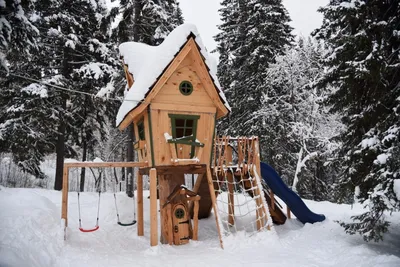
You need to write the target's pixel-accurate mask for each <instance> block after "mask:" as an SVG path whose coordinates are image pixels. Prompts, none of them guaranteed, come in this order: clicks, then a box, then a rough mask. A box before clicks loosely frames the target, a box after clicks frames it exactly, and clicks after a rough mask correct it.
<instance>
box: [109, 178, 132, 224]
mask: <svg viewBox="0 0 400 267" xmlns="http://www.w3.org/2000/svg"><path fill="white" fill-rule="evenodd" d="M120 183H121V182H120ZM117 186H118V183H117V182H116V183H115V184H114V187H113V188H114V190H113V191H114V192H113V194H114V204H115V210H116V212H117V223H118V225H120V226H131V225H134V224H136V207H135V204H136V203H135V194H133V197H132V200H133V220H132V222H130V223H122V222H121V220H120V217H119V211H118V204H117V194H116V191H117V188H116V187H117Z"/></svg>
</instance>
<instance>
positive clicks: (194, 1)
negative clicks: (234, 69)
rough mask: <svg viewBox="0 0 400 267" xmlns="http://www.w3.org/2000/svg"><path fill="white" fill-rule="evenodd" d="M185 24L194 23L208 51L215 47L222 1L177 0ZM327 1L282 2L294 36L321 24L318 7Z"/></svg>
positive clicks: (286, 0) (300, 0)
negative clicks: (288, 16) (290, 20)
mask: <svg viewBox="0 0 400 267" xmlns="http://www.w3.org/2000/svg"><path fill="white" fill-rule="evenodd" d="M178 1H179V2H180V6H181V8H182V12H183V16H184V18H185V22H189V23H194V24H196V26H197V29H198V30H199V32H200V35H201V38H202V39H203V42H204V45H205V46H206V47H207V50H208V51H211V50H213V49H214V48H215V47H216V44H215V42H214V39H213V36H214V35H216V34H217V33H218V29H217V25H218V24H220V23H221V21H220V19H219V14H218V9H219V8H220V4H219V3H220V2H221V1H222V0H178ZM328 2H329V0H283V4H284V5H285V7H286V8H287V10H288V11H289V15H290V17H291V19H292V22H291V25H292V27H293V28H294V29H295V30H294V33H295V34H301V35H303V36H307V35H309V34H310V33H311V31H313V30H314V29H315V28H317V27H319V26H320V25H321V23H322V15H321V14H320V13H318V12H317V9H318V7H320V6H323V5H326V4H327V3H328Z"/></svg>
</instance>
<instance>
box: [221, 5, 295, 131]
mask: <svg viewBox="0 0 400 267" xmlns="http://www.w3.org/2000/svg"><path fill="white" fill-rule="evenodd" d="M220 13H221V16H222V21H223V24H221V25H220V30H221V31H222V33H221V34H219V35H217V36H216V41H217V42H219V46H218V48H217V49H218V50H219V52H220V54H221V55H223V56H224V57H225V59H224V60H223V61H221V63H220V64H219V73H220V74H221V73H222V71H224V70H225V69H229V70H230V72H228V74H227V75H229V76H228V77H224V74H223V75H222V77H221V79H222V81H223V85H224V86H229V87H228V88H226V91H227V98H228V101H229V103H230V105H231V106H232V113H231V115H230V117H229V118H227V119H226V120H227V121H225V122H223V123H222V124H221V126H222V127H224V128H225V129H221V130H222V131H225V132H229V133H230V134H231V135H259V134H260V129H261V128H262V127H261V124H260V120H259V119H255V118H254V115H255V113H256V112H257V111H258V110H259V109H260V108H261V96H262V94H263V90H264V87H265V81H266V78H267V76H266V73H267V69H268V66H269V64H271V63H273V62H274V61H275V57H276V56H278V55H282V54H283V53H284V51H285V46H287V45H290V43H291V42H292V39H293V36H292V34H291V30H292V29H291V27H290V26H289V24H288V23H289V21H290V18H289V15H288V13H287V11H286V9H285V8H284V7H283V4H282V1H281V0H252V1H244V0H236V1H234V0H231V1H223V2H222V9H221V10H220ZM221 126H220V128H221Z"/></svg>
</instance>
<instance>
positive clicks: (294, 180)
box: [292, 147, 303, 192]
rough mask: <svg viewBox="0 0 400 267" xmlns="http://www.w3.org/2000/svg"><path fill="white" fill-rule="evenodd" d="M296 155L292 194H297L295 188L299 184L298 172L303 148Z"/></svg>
mask: <svg viewBox="0 0 400 267" xmlns="http://www.w3.org/2000/svg"><path fill="white" fill-rule="evenodd" d="M298 155H299V156H298V157H299V158H298V160H297V166H296V172H295V173H294V179H293V184H292V190H293V191H294V192H297V189H296V187H297V183H298V182H299V177H298V175H299V173H300V170H301V164H302V158H303V147H301V148H300V151H299V153H298Z"/></svg>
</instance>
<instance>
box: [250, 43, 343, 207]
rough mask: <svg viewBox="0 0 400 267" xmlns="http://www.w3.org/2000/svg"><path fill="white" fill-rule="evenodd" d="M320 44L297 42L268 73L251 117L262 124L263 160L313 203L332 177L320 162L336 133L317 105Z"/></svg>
mask: <svg viewBox="0 0 400 267" xmlns="http://www.w3.org/2000/svg"><path fill="white" fill-rule="evenodd" d="M322 51H323V50H322V48H321V46H320V45H319V44H318V43H317V42H315V41H314V40H311V39H308V40H306V39H303V38H300V39H299V41H298V43H297V46H295V47H293V48H288V50H287V51H286V53H285V55H283V56H278V57H277V58H276V63H273V64H271V65H270V67H269V69H268V82H267V83H266V89H267V90H266V91H265V94H264V96H263V108H262V109H261V110H260V112H259V113H258V114H257V116H258V117H259V118H260V119H261V120H262V121H263V125H264V129H263V135H262V136H261V137H262V138H261V141H262V143H263V146H264V147H267V148H268V149H266V152H264V153H265V154H264V159H265V160H267V161H268V162H269V163H270V164H271V165H273V166H274V167H275V168H276V169H277V170H278V172H279V173H280V174H281V175H282V178H283V179H284V180H285V181H286V182H287V183H288V184H289V185H291V186H292V188H293V190H295V191H298V193H299V194H300V196H302V197H305V198H310V199H314V200H322V199H324V200H325V199H328V198H329V194H328V192H329V190H328V189H329V188H330V185H332V184H333V182H334V180H333V178H334V173H332V172H328V171H327V170H326V165H325V160H326V159H327V158H328V157H329V156H330V155H331V153H332V150H333V148H335V147H337V146H338V144H337V143H336V142H334V140H333V138H334V137H335V135H337V132H338V130H339V129H340V123H339V122H338V121H337V116H336V114H333V115H329V114H327V110H326V108H325V107H324V106H323V105H322V103H323V99H324V98H325V97H326V96H327V95H329V94H330V91H331V89H330V88H322V89H318V88H317V87H316V86H315V84H316V81H318V79H319V78H320V77H321V76H322V75H323V71H324V70H323V66H322V62H321V59H320V57H321V54H322Z"/></svg>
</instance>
